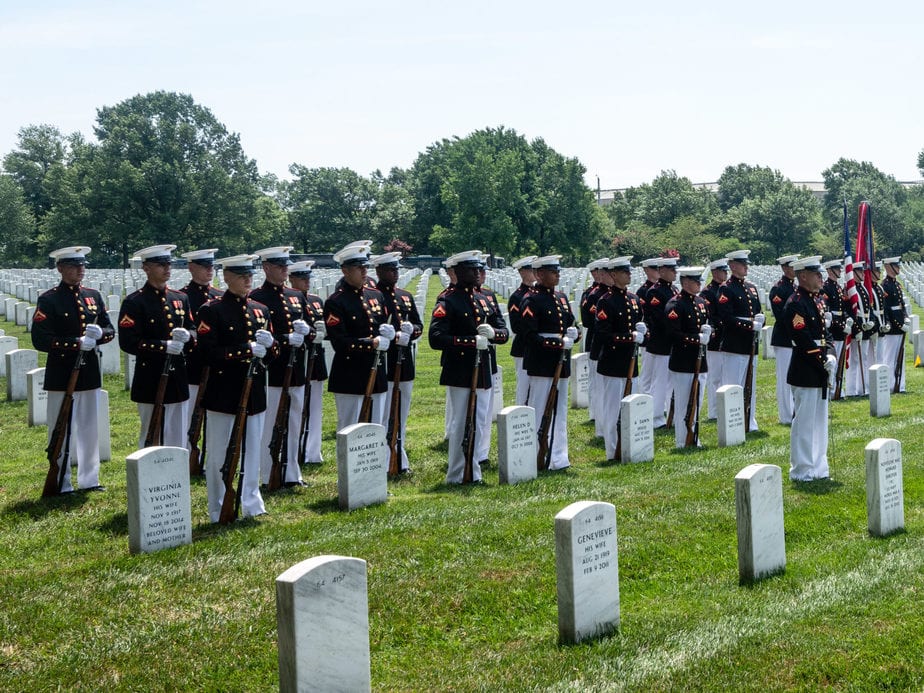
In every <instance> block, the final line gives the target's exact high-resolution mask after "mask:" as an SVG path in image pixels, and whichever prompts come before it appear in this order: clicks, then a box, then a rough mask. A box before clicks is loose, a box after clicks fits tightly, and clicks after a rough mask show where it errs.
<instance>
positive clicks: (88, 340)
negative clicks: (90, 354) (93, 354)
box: [80, 335, 96, 351]
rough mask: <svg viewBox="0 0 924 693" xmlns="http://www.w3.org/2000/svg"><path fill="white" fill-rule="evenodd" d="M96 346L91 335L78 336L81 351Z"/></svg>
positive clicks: (91, 349) (90, 349)
mask: <svg viewBox="0 0 924 693" xmlns="http://www.w3.org/2000/svg"><path fill="white" fill-rule="evenodd" d="M95 348H96V340H95V339H93V338H92V337H87V336H86V335H84V336H83V337H81V338H80V350H81V351H93V349H95Z"/></svg>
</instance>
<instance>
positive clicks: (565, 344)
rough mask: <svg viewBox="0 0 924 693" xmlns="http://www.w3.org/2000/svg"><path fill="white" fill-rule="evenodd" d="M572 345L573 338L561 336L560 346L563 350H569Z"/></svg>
mask: <svg viewBox="0 0 924 693" xmlns="http://www.w3.org/2000/svg"><path fill="white" fill-rule="evenodd" d="M573 346H574V340H573V339H571V337H562V340H561V348H562V349H564V350H565V351H571V347H573Z"/></svg>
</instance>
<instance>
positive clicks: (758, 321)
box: [754, 313, 767, 332]
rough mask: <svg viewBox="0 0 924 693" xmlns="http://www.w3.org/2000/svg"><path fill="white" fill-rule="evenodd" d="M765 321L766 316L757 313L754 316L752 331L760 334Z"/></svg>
mask: <svg viewBox="0 0 924 693" xmlns="http://www.w3.org/2000/svg"><path fill="white" fill-rule="evenodd" d="M766 321H767V316H766V315H764V314H763V313H758V314H757V315H755V316H754V331H755V332H760V331H761V330H762V329H763V327H764V323H765V322H766Z"/></svg>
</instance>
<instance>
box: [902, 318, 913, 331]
mask: <svg viewBox="0 0 924 693" xmlns="http://www.w3.org/2000/svg"><path fill="white" fill-rule="evenodd" d="M910 330H911V318H905V322H903V323H902V332H908V331H910Z"/></svg>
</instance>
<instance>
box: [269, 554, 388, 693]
mask: <svg viewBox="0 0 924 693" xmlns="http://www.w3.org/2000/svg"><path fill="white" fill-rule="evenodd" d="M276 630H277V634H278V643H279V644H278V648H279V690H280V691H282V692H283V693H288V692H290V691H299V693H302V692H305V691H318V692H319V693H321V692H326V691H343V692H344V693H353V692H354V691H355V692H361V691H369V690H371V688H372V676H371V659H370V656H369V598H368V594H367V579H366V562H365V561H364V560H362V559H359V558H350V557H347V556H315V557H314V558H309V559H308V560H306V561H302V562H301V563H298V564H296V565H294V566H292V567H291V568H289V569H288V570H287V571H285V572H284V573H282V574H281V575H280V576H279V577H277V578H276Z"/></svg>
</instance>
